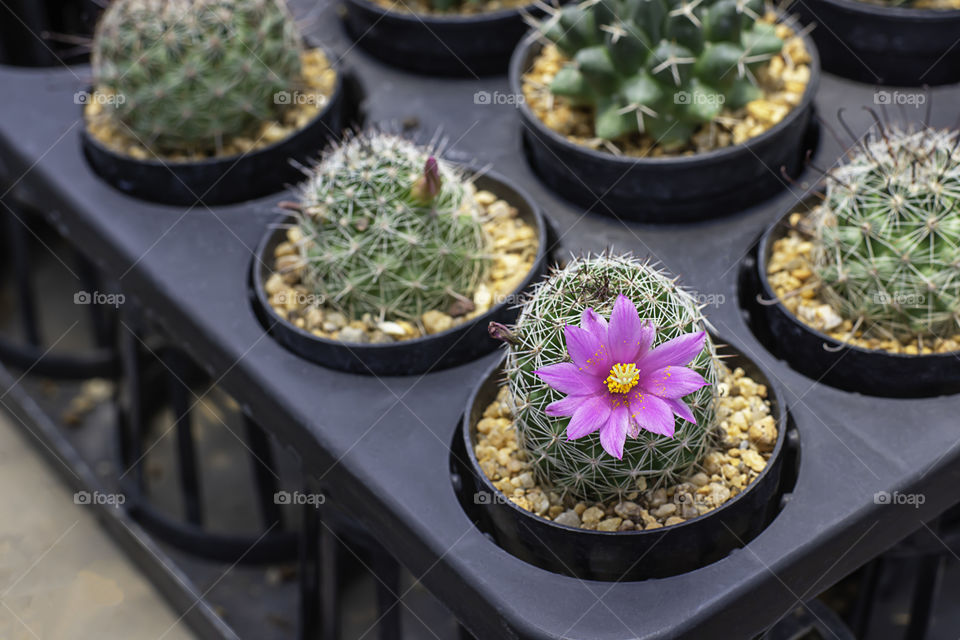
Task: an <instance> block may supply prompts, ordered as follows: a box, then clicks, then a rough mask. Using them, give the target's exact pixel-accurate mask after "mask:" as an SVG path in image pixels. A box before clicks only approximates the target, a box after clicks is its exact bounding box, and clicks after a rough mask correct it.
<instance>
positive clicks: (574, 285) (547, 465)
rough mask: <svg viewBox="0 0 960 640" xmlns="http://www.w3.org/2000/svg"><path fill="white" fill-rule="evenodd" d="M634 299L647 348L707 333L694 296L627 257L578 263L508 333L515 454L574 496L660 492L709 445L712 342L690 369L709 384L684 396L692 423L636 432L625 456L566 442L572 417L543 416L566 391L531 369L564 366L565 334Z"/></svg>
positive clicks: (594, 442)
mask: <svg viewBox="0 0 960 640" xmlns="http://www.w3.org/2000/svg"><path fill="white" fill-rule="evenodd" d="M618 294H623V295H624V296H626V297H627V298H629V299H630V300H632V301H633V302H634V303H635V304H636V306H637V310H638V312H639V314H640V318H641V320H649V321H651V322H652V323H653V324H654V326H655V327H656V329H657V337H656V342H655V343H654V346H656V345H658V344H662V343H663V342H665V341H667V340H669V339H672V338H675V337H677V336H680V335H681V334H684V333H690V332H695V331H701V330H704V327H705V324H706V321H705V319H704V317H703V315H702V314H701V313H700V310H699V309H698V307H697V304H696V302H695V300H694V299H693V297H692V296H690V295H689V294H688V293H686V292H684V291H683V290H682V289H680V288H678V287H677V285H676V283H675V281H674V280H671V279H669V278H668V277H667V276H666V275H664V274H663V273H662V272H660V271H658V270H656V269H655V268H654V267H652V266H650V265H649V264H647V263H644V262H640V261H638V260H635V259H633V258H631V257H629V256H613V255H601V256H597V257H592V258H586V259H575V260H573V261H571V262H570V263H569V264H568V265H567V266H566V267H565V268H564V269H562V270H559V271H555V272H554V273H553V274H551V276H550V277H549V278H548V279H546V280H544V281H543V282H542V283H541V284H540V285H538V287H537V289H536V291H535V292H534V294H533V296H532V297H531V299H530V300H529V301H528V302H527V303H525V304H524V307H523V311H522V312H521V314H520V317H519V319H518V320H517V324H516V326H515V327H514V329H513V335H512V336H511V338H510V339H511V342H510V343H509V350H508V355H507V362H506V372H507V377H508V384H509V389H510V395H511V398H512V400H513V402H514V407H513V413H514V417H515V424H516V428H517V433H518V437H519V441H520V445H521V447H523V449H525V450H526V452H527V459H528V460H530V462H531V463H532V465H533V467H534V469H535V470H536V473H537V475H538V477H539V478H540V479H541V480H542V481H545V482H546V483H547V484H548V485H550V486H553V487H556V488H558V489H561V490H564V491H567V492H569V493H570V494H572V495H574V496H576V497H577V498H580V499H585V500H597V501H602V500H606V499H608V498H611V497H614V496H618V495H623V494H625V493H630V492H631V491H636V490H637V488H638V482H639V481H641V479H642V480H643V481H645V482H646V483H647V486H657V485H661V484H664V483H666V482H669V481H672V480H676V479H677V478H678V477H679V476H680V475H681V474H682V473H683V472H684V471H686V470H688V469H689V468H690V467H691V466H692V465H695V464H696V463H697V462H699V461H700V460H701V459H702V458H703V456H704V455H705V453H706V452H707V449H708V447H709V446H710V444H711V443H713V441H714V434H715V431H714V429H715V426H716V419H715V413H714V412H715V406H714V405H715V403H714V394H715V392H716V384H714V383H715V382H716V381H717V377H718V360H717V356H716V351H715V348H714V346H713V343H712V342H711V340H710V338H709V336H708V337H707V342H706V348H704V350H703V351H701V353H700V355H698V356H697V358H696V359H695V360H694V361H693V362H692V363H691V364H690V365H689V366H690V368H692V369H694V370H695V371H697V372H698V373H699V374H700V375H702V376H703V377H704V378H705V379H706V380H707V382H709V383H711V384H710V385H709V386H706V387H703V388H702V389H700V390H699V391H696V392H694V393H692V394H690V395H689V396H686V397H685V398H684V399H685V400H686V401H687V403H688V404H689V405H690V407H691V409H692V411H693V414H694V417H695V418H696V420H697V423H696V424H692V423H690V422H686V421H681V420H679V419H678V425H677V430H676V433H675V434H674V437H673V438H667V437H664V436H660V435H656V434H653V433H651V432H649V431H644V430H641V431H640V432H639V434H638V435H637V437H635V438H627V441H626V445H625V446H624V450H623V459H622V460H617V459H616V458H614V457H612V456H610V455H608V454H606V453H605V452H604V450H603V448H602V447H601V444H600V440H599V437H598V436H597V434H595V433H594V434H592V435H590V436H587V437H583V438H580V439H577V440H567V438H566V435H565V434H566V428H567V423H568V422H569V418H555V417H550V416H548V415H547V414H546V412H545V409H546V406H547V405H548V404H550V403H551V402H554V401H557V400H560V399H562V398H563V394H561V393H560V392H558V391H556V390H554V389H552V388H550V387H549V386H548V385H547V384H546V383H544V382H543V381H542V380H541V379H540V378H539V377H538V376H537V375H535V374H534V371H536V370H538V369H540V368H542V367H544V366H546V365H551V364H555V363H558V362H563V361H565V360H568V357H567V352H566V343H565V339H564V332H563V328H564V326H565V325H568V324H572V325H577V324H579V322H580V317H581V314H582V313H583V311H584V309H586V308H588V307H592V308H593V309H594V310H595V311H596V312H597V313H599V314H600V315H601V316H603V317H604V318H607V317H609V315H610V312H611V310H612V308H613V304H614V300H615V298H616V297H617V295H618Z"/></svg>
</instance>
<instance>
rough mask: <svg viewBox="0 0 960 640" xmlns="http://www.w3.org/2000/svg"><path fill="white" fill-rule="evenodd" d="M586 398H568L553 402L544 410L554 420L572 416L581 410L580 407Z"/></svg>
mask: <svg viewBox="0 0 960 640" xmlns="http://www.w3.org/2000/svg"><path fill="white" fill-rule="evenodd" d="M586 397H587V396H567V397H566V398H564V399H563V400H557V401H556V402H551V403H550V404H548V405H547V408H546V409H544V413H546V414H547V415H548V416H552V417H554V418H564V417H568V416H572V415H573V414H574V413H576V411H577V409H579V408H580V405H581V404H583V400H584V398H586Z"/></svg>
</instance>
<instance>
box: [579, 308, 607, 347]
mask: <svg viewBox="0 0 960 640" xmlns="http://www.w3.org/2000/svg"><path fill="white" fill-rule="evenodd" d="M580 328H581V329H586V330H587V331H589V332H590V333H592V334H593V335H595V336H597V337H598V338H600V342H602V343H603V344H606V343H607V320H606V318H604V317H603V316H601V315H600V314H599V313H597V312H596V311H594V310H593V307H588V308H587V309H585V310H584V312H583V315H582V316H580Z"/></svg>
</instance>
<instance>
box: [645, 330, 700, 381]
mask: <svg viewBox="0 0 960 640" xmlns="http://www.w3.org/2000/svg"><path fill="white" fill-rule="evenodd" d="M706 340H707V334H706V333H704V332H703V331H698V332H696V333H686V334H684V335H682V336H677V337H676V338H674V339H673V340H667V341H666V342H664V343H663V344H661V345H660V346H659V347H657V348H656V349H654V350H653V351H651V352H650V353H648V354H646V355H645V356H643V357H642V358H640V359H639V360H638V361H637V367H638V368H639V369H640V370H641V371H655V370H657V369H662V368H663V367H666V366H667V365H673V366H675V367H682V366H684V365H685V364H687V363H688V362H690V361H691V360H693V359H694V358H696V357H697V354H698V353H700V352H701V351H703V344H704V342H706Z"/></svg>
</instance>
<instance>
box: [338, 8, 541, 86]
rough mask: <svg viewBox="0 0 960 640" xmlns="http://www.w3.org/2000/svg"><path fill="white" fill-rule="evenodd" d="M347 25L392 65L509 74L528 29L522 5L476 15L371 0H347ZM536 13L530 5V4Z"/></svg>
mask: <svg viewBox="0 0 960 640" xmlns="http://www.w3.org/2000/svg"><path fill="white" fill-rule="evenodd" d="M344 4H345V8H346V15H345V16H344V24H345V25H346V28H347V32H349V34H350V35H351V37H353V38H354V39H355V40H356V41H357V43H358V44H359V45H360V46H361V47H363V49H365V50H366V51H367V52H369V53H370V54H371V55H373V56H374V57H376V58H378V59H380V60H382V61H383V62H386V63H387V64H390V65H393V66H395V67H400V68H402V69H407V70H409V71H415V72H417V73H429V74H431V75H444V76H482V75H491V74H500V73H504V72H505V71H506V70H507V66H508V65H509V63H510V54H511V53H512V52H513V48H514V47H515V46H516V44H517V42H519V41H520V38H522V37H523V35H524V34H525V33H526V31H527V26H526V23H524V21H523V14H522V13H521V10H520V9H503V10H500V11H491V12H489V13H480V14H475V15H457V14H450V15H431V14H416V13H409V12H406V13H404V12H400V11H391V10H389V9H386V8H384V7H381V6H379V5H377V4H375V3H373V2H371V1H370V0H345V3H344ZM525 10H526V11H527V12H529V13H536V9H535V8H534V7H533V6H532V5H531V6H529V7H527V8H526V9H525Z"/></svg>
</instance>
